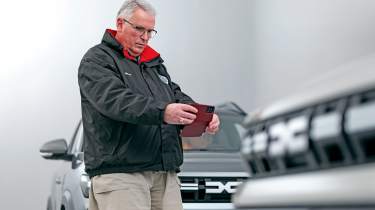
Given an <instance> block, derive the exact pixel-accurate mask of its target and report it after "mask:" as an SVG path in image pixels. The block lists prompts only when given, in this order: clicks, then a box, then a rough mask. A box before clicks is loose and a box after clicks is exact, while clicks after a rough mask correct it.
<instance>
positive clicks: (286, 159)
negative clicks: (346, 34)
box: [233, 56, 375, 210]
mask: <svg viewBox="0 0 375 210" xmlns="http://www.w3.org/2000/svg"><path fill="white" fill-rule="evenodd" d="M374 58H375V57H374V56H372V57H370V58H369V59H367V60H363V61H362V62H358V63H356V65H354V64H351V66H350V69H349V70H350V71H344V70H342V71H336V73H338V74H331V76H332V77H331V78H326V79H324V80H320V81H319V82H318V83H317V85H314V86H312V87H311V88H309V89H307V90H305V91H301V93H300V94H297V95H293V96H291V97H288V98H286V99H284V100H282V101H279V102H276V103H274V104H271V106H268V107H265V108H264V109H262V111H260V112H258V113H257V114H255V115H253V116H252V117H249V118H247V119H246V120H245V123H244V127H245V129H246V135H244V138H243V144H242V149H241V151H242V155H243V157H244V159H245V161H246V163H247V166H248V171H249V173H250V174H252V175H251V177H250V178H249V180H248V181H246V182H245V183H243V184H242V185H241V186H240V187H239V188H238V189H237V192H236V194H235V195H234V196H233V202H234V204H235V206H236V207H238V208H263V209H264V208H272V209H290V208H293V209H296V208H302V209H325V210H327V209H375V181H374V177H375V72H374V66H375V62H374V61H375V59H374Z"/></svg>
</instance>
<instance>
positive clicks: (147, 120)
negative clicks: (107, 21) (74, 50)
mask: <svg viewBox="0 0 375 210" xmlns="http://www.w3.org/2000/svg"><path fill="white" fill-rule="evenodd" d="M116 26H117V31H115V30H109V29H108V30H106V32H105V34H104V36H103V39H102V42H101V43H100V44H98V45H96V46H94V47H92V48H91V49H89V50H88V52H87V53H86V54H85V55H84V57H83V58H82V61H81V64H80V67H79V72H78V81H79V87H80V92H81V105H82V121H83V127H84V153H85V165H86V171H87V173H88V174H89V176H90V177H91V181H92V187H91V192H90V198H89V201H90V210H94V209H100V210H120V209H121V210H138V209H139V210H140V209H142V210H146V209H147V210H150V209H152V210H156V209H164V210H178V209H182V201H181V194H180V186H179V180H178V177H177V175H176V173H177V172H178V171H179V166H180V165H181V164H182V161H183V156H182V148H181V138H180V136H179V134H180V129H181V127H182V126H183V125H187V124H190V123H192V122H193V121H194V119H195V117H196V113H197V109H195V108H194V107H193V106H190V105H188V104H189V103H193V100H192V99H191V98H190V97H189V96H187V95H186V94H184V93H183V92H182V91H181V89H180V87H179V86H178V85H177V84H175V83H174V82H172V81H171V78H170V76H169V74H168V72H167V70H166V68H165V66H164V65H163V60H162V59H161V57H160V54H159V53H157V52H156V51H155V50H154V49H152V48H151V47H150V46H148V45H147V44H148V41H149V40H150V39H151V38H152V37H153V36H155V35H156V30H155V29H154V26H155V10H154V9H153V7H152V6H151V5H150V4H149V3H147V2H145V1H141V0H130V1H126V2H124V4H123V5H122V7H121V8H120V10H119V12H118V15H117V19H116ZM219 124H220V121H219V118H218V117H217V115H215V114H214V116H213V118H212V121H211V122H210V123H209V125H208V126H207V128H206V132H208V133H211V134H213V133H215V132H216V131H217V130H218V128H219Z"/></svg>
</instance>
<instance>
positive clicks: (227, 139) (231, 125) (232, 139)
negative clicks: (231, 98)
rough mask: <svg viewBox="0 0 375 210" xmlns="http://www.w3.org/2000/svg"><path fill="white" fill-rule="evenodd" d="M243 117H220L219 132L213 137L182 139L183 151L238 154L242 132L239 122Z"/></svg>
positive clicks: (203, 136) (204, 135)
mask: <svg viewBox="0 0 375 210" xmlns="http://www.w3.org/2000/svg"><path fill="white" fill-rule="evenodd" d="M242 121H243V116H240V115H238V116H233V115H221V116H220V130H219V131H218V132H217V133H216V134H215V135H209V134H203V135H202V136H201V137H183V138H182V146H183V149H184V151H213V152H215V151H217V152H219V151H230V152H238V151H239V150H240V146H241V138H240V137H241V135H242V133H243V132H244V128H243V127H242V124H241V122H242Z"/></svg>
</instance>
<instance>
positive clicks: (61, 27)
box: [0, 0, 375, 210]
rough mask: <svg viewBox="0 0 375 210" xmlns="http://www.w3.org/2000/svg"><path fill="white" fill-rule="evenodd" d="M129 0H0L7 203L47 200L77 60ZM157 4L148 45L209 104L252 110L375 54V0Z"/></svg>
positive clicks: (71, 105) (0, 200) (74, 97)
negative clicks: (51, 153)
mask: <svg viewBox="0 0 375 210" xmlns="http://www.w3.org/2000/svg"><path fill="white" fill-rule="evenodd" d="M122 2H123V1H122V0H111V1H98V0H90V1H89V0H79V1H77V0H75V1H73V0H33V1H26V0H15V1H1V3H0V23H1V24H0V25H1V33H0V58H1V64H0V66H1V70H0V116H1V118H0V164H1V165H0V166H1V172H0V187H1V190H0V209H35V210H36V209H45V205H46V199H47V196H48V193H49V186H50V182H51V181H52V180H51V176H52V173H53V171H54V170H55V169H56V168H57V167H58V162H56V161H47V160H44V159H42V158H41V157H40V155H39V147H40V146H41V145H42V144H43V143H44V142H46V141H48V140H51V139H54V138H66V139H67V140H70V137H71V135H72V132H73V129H74V127H75V126H76V124H77V122H78V120H79V119H80V96H79V88H78V84H77V68H78V65H79V62H80V60H81V58H82V56H83V54H84V53H85V52H86V51H87V49H88V48H90V47H92V46H93V45H95V44H97V43H99V42H100V40H101V37H102V35H103V33H104V30H105V29H106V28H113V29H114V28H115V17H116V13H117V10H118V9H119V7H120V6H121V4H122ZM150 2H151V3H152V4H153V5H154V6H155V8H156V10H157V12H158V14H157V23H156V29H157V30H158V34H157V36H156V37H155V38H154V39H153V40H152V41H151V42H150V45H151V46H152V47H153V48H155V49H157V50H158V51H159V52H160V53H161V55H162V57H163V58H164V60H165V64H166V66H167V68H168V70H169V73H170V75H171V76H172V79H174V81H175V82H177V83H178V84H180V85H181V87H182V88H183V90H184V91H185V92H186V93H188V94H189V95H191V96H192V97H193V98H194V99H195V100H196V101H199V102H201V103H208V104H218V103H221V102H224V101H234V102H236V103H237V104H238V105H239V106H241V107H242V108H243V109H244V110H245V111H247V112H252V111H253V110H255V109H257V108H258V107H262V106H264V105H267V104H270V103H271V102H273V101H276V100H280V99H282V98H283V97H285V96H288V95H291V94H293V93H294V92H296V91H298V90H301V89H304V88H308V87H309V86H308V84H311V83H313V82H314V81H319V80H320V79H321V78H322V77H324V75H328V74H329V73H330V72H335V73H337V72H338V73H340V69H344V68H343V67H345V66H346V65H349V64H350V63H353V62H356V61H358V60H361V59H364V58H369V57H370V58H373V57H374V56H372V55H373V54H374V53H375V41H374V40H373V39H374V38H373V37H375V21H374V20H375V13H374V11H375V1H373V0H330V1H326V0H315V1H309V0H283V1H278V0H236V1H229V0H189V1H182V0H178V1H168V0H150ZM342 73H345V72H344V71H343V72H342ZM358 77H360V75H358Z"/></svg>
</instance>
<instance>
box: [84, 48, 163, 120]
mask: <svg viewBox="0 0 375 210" xmlns="http://www.w3.org/2000/svg"><path fill="white" fill-rule="evenodd" d="M109 59H112V58H110V57H109V56H103V55H95V54H93V53H91V54H90V56H87V54H86V56H85V57H84V58H83V59H82V61H81V64H80V67H79V70H78V83H79V87H80V91H81V95H82V96H81V97H82V98H84V99H86V100H87V101H88V102H89V103H90V104H91V105H92V106H93V107H94V108H95V109H96V110H97V111H98V112H100V113H101V114H103V115H105V116H107V117H109V118H111V119H114V120H117V121H123V122H128V123H134V124H150V125H152V124H161V123H162V122H163V115H164V109H165V107H166V105H167V104H168V103H167V102H163V101H158V100H155V99H154V98H152V97H146V96H143V95H140V94H136V93H134V92H133V91H132V90H131V89H130V88H129V87H127V86H126V84H124V82H123V80H122V79H121V76H120V73H119V72H118V70H117V68H116V67H115V66H114V65H112V64H111V62H110V61H108V60H109ZM112 62H113V61H112Z"/></svg>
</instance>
